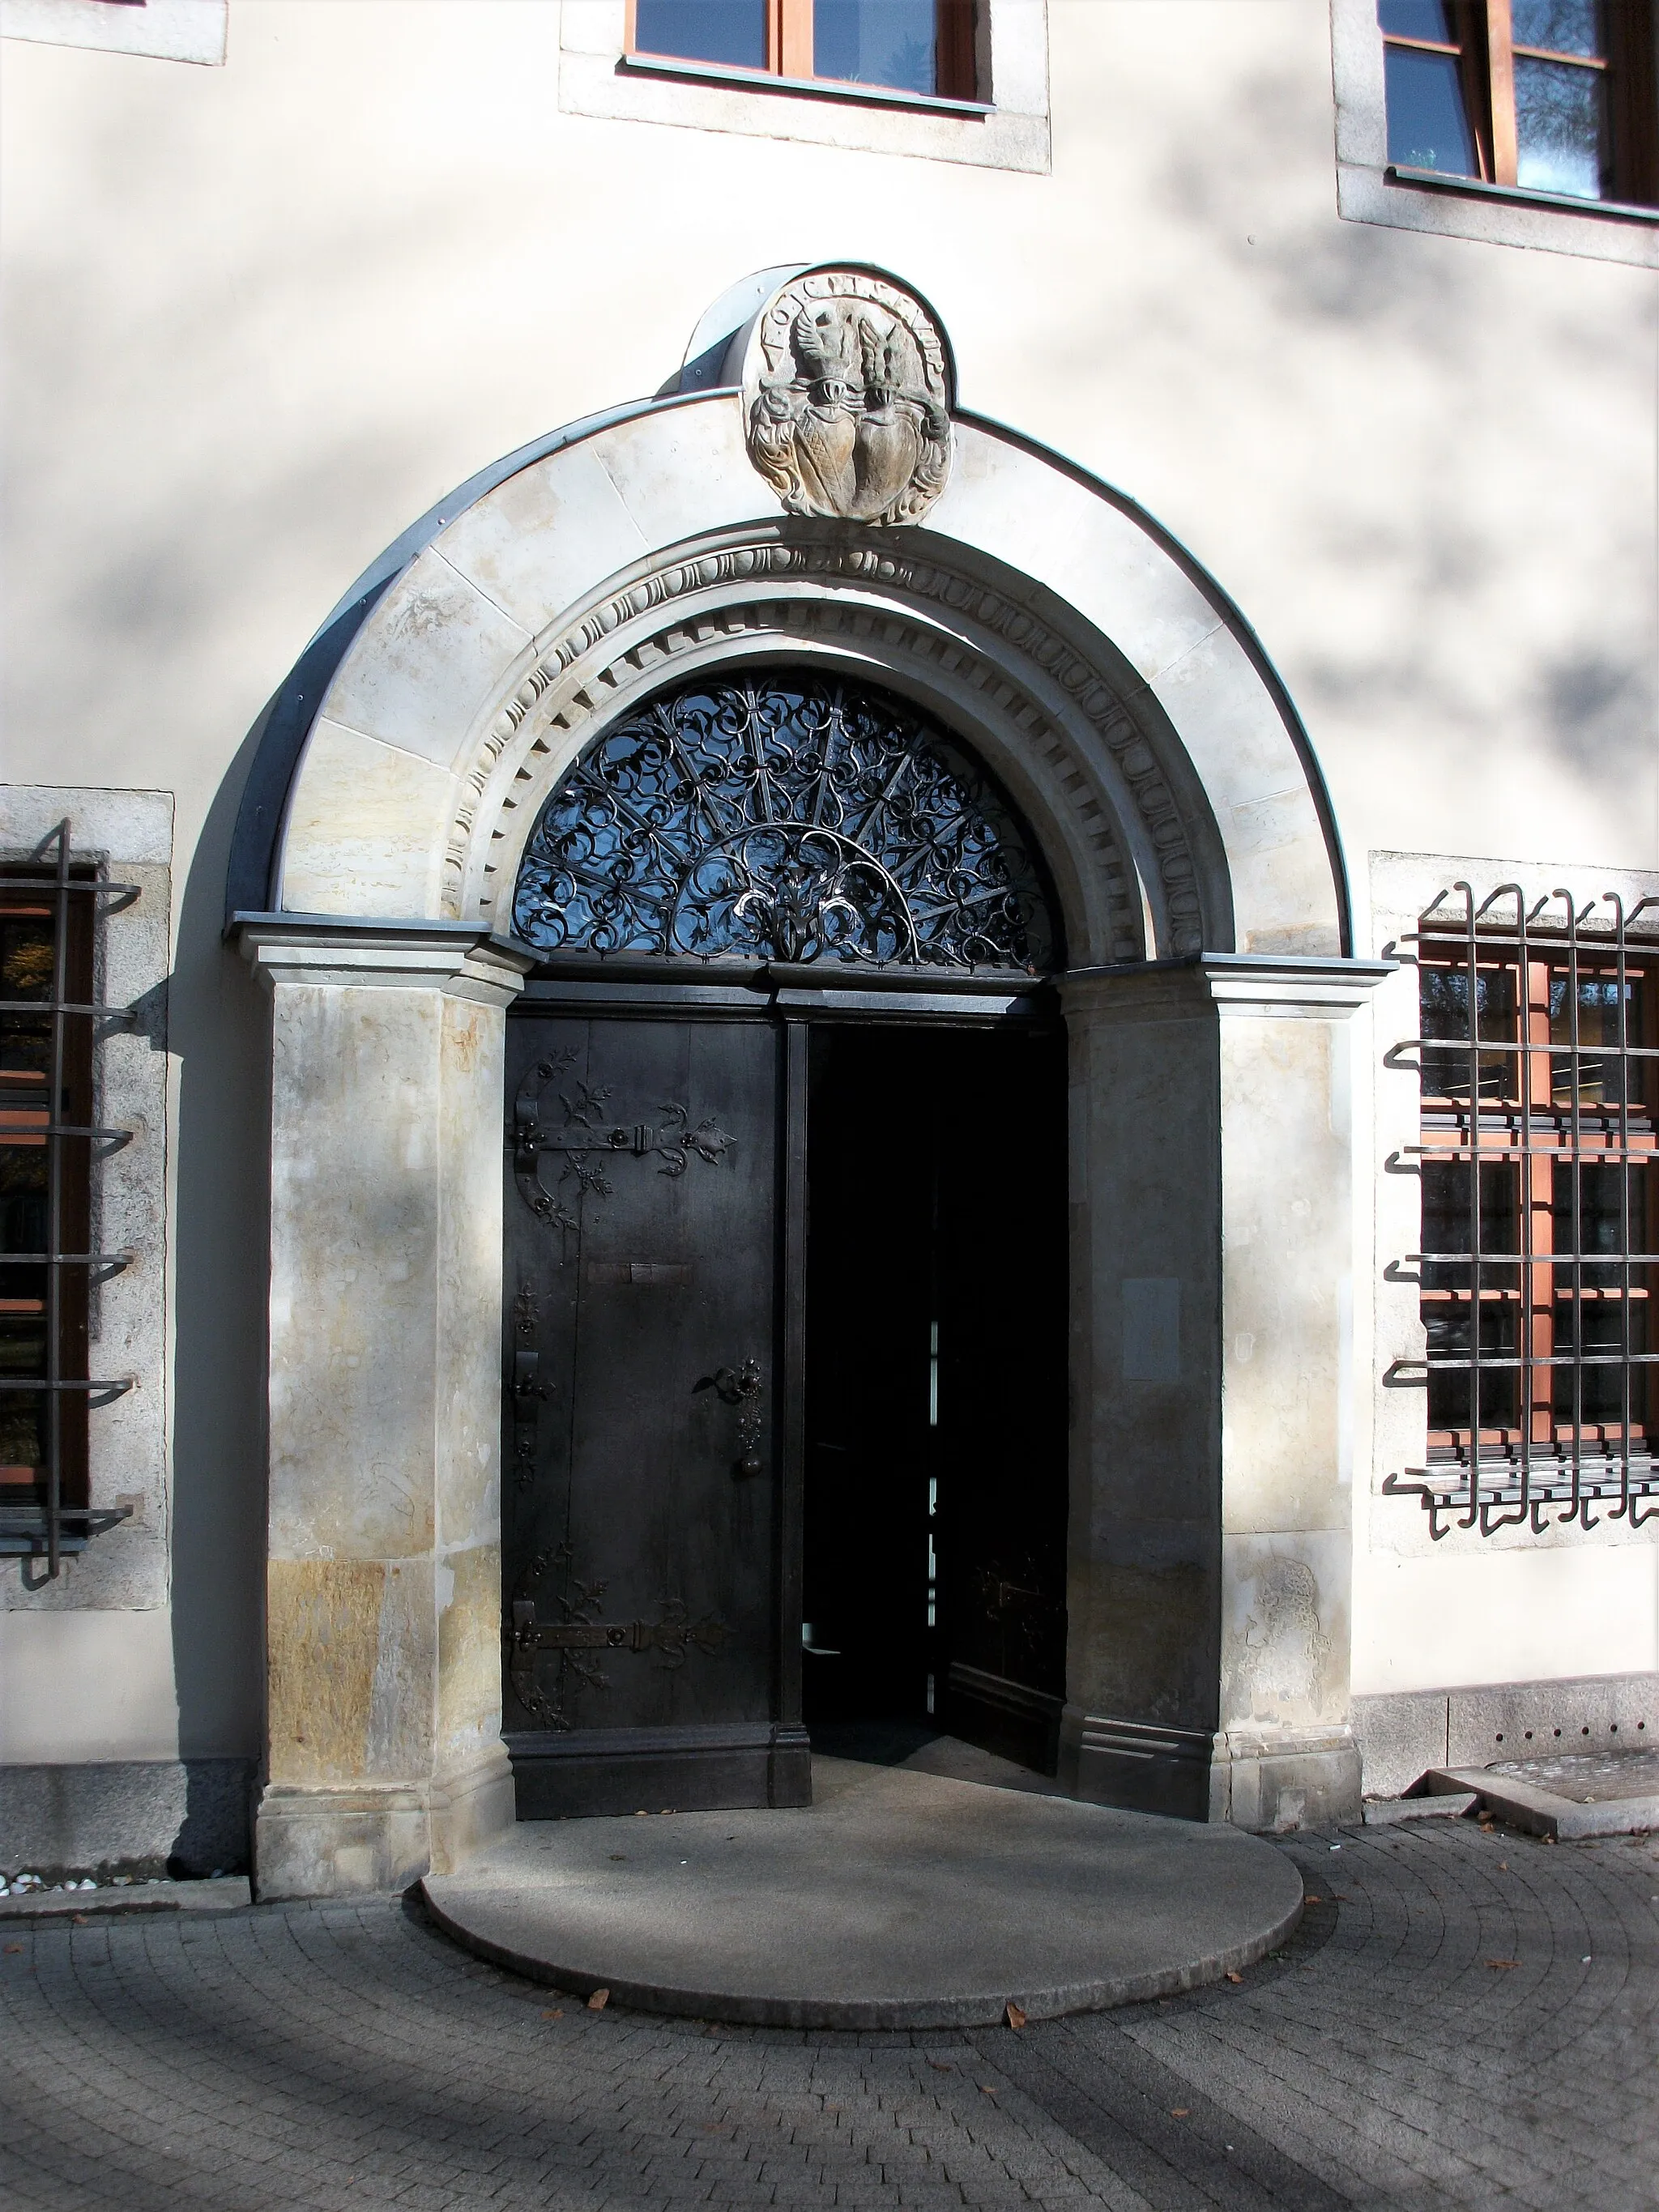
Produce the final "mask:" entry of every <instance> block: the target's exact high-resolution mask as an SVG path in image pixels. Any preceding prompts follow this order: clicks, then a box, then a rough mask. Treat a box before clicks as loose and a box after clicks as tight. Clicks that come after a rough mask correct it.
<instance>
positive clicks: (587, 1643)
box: [513, 1598, 731, 1661]
mask: <svg viewBox="0 0 1659 2212" xmlns="http://www.w3.org/2000/svg"><path fill="white" fill-rule="evenodd" d="M730 1635H731V1631H730V1629H728V1628H727V1626H726V1623H725V1622H724V1621H723V1620H721V1619H720V1616H719V1614H718V1613H708V1614H707V1615H705V1616H704V1618H703V1619H702V1620H686V1619H685V1618H684V1615H683V1614H682V1615H681V1616H680V1617H678V1618H676V1616H675V1613H674V1610H673V1608H670V1610H669V1613H668V1615H667V1617H666V1618H665V1619H664V1620H618V1621H606V1620H537V1618H536V1607H535V1605H534V1603H533V1601H531V1600H529V1599H526V1598H518V1599H515V1600H514V1601H513V1644H514V1647H515V1648H516V1649H517V1650H520V1651H533V1650H541V1651H660V1652H661V1653H662V1655H663V1656H664V1657H665V1658H668V1659H671V1660H676V1661H678V1660H683V1659H684V1656H685V1650H686V1646H687V1645H688V1644H696V1647H697V1649H698V1650H700V1651H708V1652H714V1651H718V1650H720V1648H721V1647H722V1645H724V1644H725V1643H726V1640H727V1639H728V1638H729V1637H730Z"/></svg>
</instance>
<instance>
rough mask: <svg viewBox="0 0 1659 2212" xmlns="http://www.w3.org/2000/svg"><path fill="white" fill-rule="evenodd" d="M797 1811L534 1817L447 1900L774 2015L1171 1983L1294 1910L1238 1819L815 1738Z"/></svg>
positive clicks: (575, 1965)
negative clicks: (1056, 1791)
mask: <svg viewBox="0 0 1659 2212" xmlns="http://www.w3.org/2000/svg"><path fill="white" fill-rule="evenodd" d="M812 1772H813V1788H814V1795H815V1801H816V1802H814V1803H813V1804H812V1805H811V1806H810V1807H807V1808H803V1809H801V1810H799V1811H788V1812H785V1811H750V1812H734V1813H669V1814H635V1815H632V1816H629V1817H623V1818H617V1819H604V1820H556V1821H538V1822H526V1823H524V1824H522V1825H520V1826H519V1827H517V1828H515V1829H513V1831H512V1832H510V1833H509V1834H508V1835H507V1836H506V1837H504V1838H502V1839H501V1842H500V1843H499V1844H495V1845H494V1846H492V1847H491V1848H490V1849H489V1850H486V1851H484V1852H483V1853H482V1854H480V1856H479V1857H477V1858H476V1859H474V1860H472V1861H471V1862H470V1863H468V1864H467V1865H466V1866H465V1868H463V1869H461V1870H460V1871H459V1873H457V1874H453V1875H428V1876H427V1878H426V1880H425V1881H423V1882H422V1885H421V1887H422V1893H423V1894H424V1896H425V1899H426V1902H427V1905H428V1908H429V1909H430V1911H431V1912H432V1914H433V1917H435V1920H436V1921H437V1922H438V1923H439V1925H440V1926H441V1927H442V1928H444V1929H447V1931H448V1932H449V1934H450V1935H452V1936H454V1937H455V1938H456V1940H457V1941H458V1942H461V1943H462V1944H464V1945H465V1947H466V1948H468V1949H469V1950H471V1951H473V1952H475V1953H476V1954H477V1955H478V1956H479V1957H481V1958H485V1959H489V1960H493V1961H495V1964H497V1965H499V1966H507V1967H509V1968H511V1969H513V1971H514V1972H518V1973H521V1974H524V1975H526V1976H527V1977H528V1978H531V1979H532V1980H534V1981H539V1982H545V1983H549V1984H552V1985H553V1986H554V1987H555V1988H557V1989H562V1990H571V1991H574V1992H575V1993H576V1994H578V1995H580V1996H591V1995H592V1993H593V1992H594V1991H596V1990H600V1989H604V1990H608V1991H609V1993H610V1996H611V1999H612V2001H614V2002H616V2003H618V2004H623V2005H629V2006H631V2007H634V2008H637V2009H639V2010H641V2011H646V2012H665V2013H679V2014H685V2015H690V2016H692V2017H694V2018H700V2019H705V2020H720V2021H741V2022H746V2023H748V2024H750V2025H755V2026H764V2027H825V2028H850V2029H872V2028H930V2027H983V2026H988V2025H990V2024H991V2023H993V2022H994V2021H1000V2020H1001V2019H1002V2018H1003V2017H1004V2015H1005V2012H1006V2008H1007V2006H1008V2004H1009V2003H1010V2002H1013V2003H1015V2004H1017V2005H1018V2007H1019V2008H1020V2009H1021V2010H1022V2011H1023V2012H1024V2013H1025V2014H1026V2015H1027V2016H1028V2017H1029V2018H1031V2019H1034V2020H1040V2019H1045V2018H1052V2017H1054V2015H1058V2014H1060V2013H1069V2012H1086V2011H1093V2010H1097V2009H1099V2008H1103V2007H1104V2006H1108V2005H1115V2004H1124V2003H1127V2002H1132V2001H1133V2000H1136V1999H1140V1998H1145V1997H1152V1996H1167V1995H1169V1994H1170V1993H1172V1992H1173V1991H1175V1990H1186V1989H1194V1988H1196V1987H1197V1986H1199V1985H1200V1984H1202V1983H1205V1982H1212V1981H1218V1980H1219V1979H1220V1978H1222V1976H1223V1975H1225V1974H1226V1973H1228V1972H1238V1971H1239V1970H1241V1969H1243V1967H1245V1966H1250V1965H1251V1964H1253V1963H1254V1962H1255V1960H1257V1959H1260V1958H1261V1956H1262V1954H1264V1953H1265V1952H1267V1951H1268V1950H1270V1949H1271V1948H1273V1945H1274V1944H1276V1943H1278V1942H1280V1941H1281V1940H1282V1939H1283V1938H1284V1937H1285V1936H1287V1935H1289V1933H1290V1932H1291V1929H1293V1928H1294V1927H1295V1926H1296V1923H1297V1921H1298V1920H1299V1919H1300V1917H1301V1914H1302V1879H1301V1876H1300V1875H1299V1874H1298V1873H1297V1869H1296V1868H1295V1866H1294V1865H1293V1864H1292V1863H1291V1860H1290V1859H1289V1858H1288V1857H1286V1856H1285V1853H1283V1852H1282V1851H1280V1850H1277V1849H1276V1848H1275V1847H1274V1846H1273V1844H1268V1843H1265V1842H1263V1841H1262V1840H1261V1838H1258V1837H1255V1836H1247V1835H1244V1834H1243V1833H1242V1832H1240V1831H1239V1830H1237V1829H1235V1828H1228V1827H1219V1826H1218V1827H1205V1826H1198V1825H1196V1824H1194V1823H1192V1822H1189V1821H1184V1820H1164V1819H1160V1818H1158V1816H1156V1815H1154V1814H1140V1813H1120V1812H1114V1811H1111V1810H1109V1809H1108V1808H1104V1807H1102V1806H1097V1805H1082V1804H1079V1803H1077V1802H1075V1801H1073V1799H1070V1798H1066V1797H1056V1796H1037V1795H1032V1794H1030V1793H1028V1792H1023V1791H1018V1790H1009V1789H1003V1788H995V1787H991V1786H987V1784H981V1783H975V1782H963V1781H958V1780H955V1779H952V1778H946V1777H944V1776H940V1775H937V1774H929V1773H921V1772H916V1771H910V1770H908V1769H905V1768H899V1767H885V1766H875V1765H863V1764H859V1763H854V1762H853V1761H851V1760H843V1759H826V1758H823V1757H821V1756H820V1757H815V1758H814V1759H813V1762H812Z"/></svg>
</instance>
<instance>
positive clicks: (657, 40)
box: [634, 0, 822, 70]
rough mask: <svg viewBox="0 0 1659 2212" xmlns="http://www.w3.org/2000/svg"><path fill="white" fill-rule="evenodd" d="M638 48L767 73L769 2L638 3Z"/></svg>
mask: <svg viewBox="0 0 1659 2212" xmlns="http://www.w3.org/2000/svg"><path fill="white" fill-rule="evenodd" d="M821 4H822V0H820V5H821ZM634 45H635V49H636V51H637V52H640V53H642V54H671V55H672V56H673V57H674V58H675V59H676V60H677V61H687V62H726V63H729V64H731V65H732V68H734V69H756V70H763V69H764V68H765V67H766V65H767V58H766V0H635V11H634Z"/></svg>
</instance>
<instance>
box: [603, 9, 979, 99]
mask: <svg viewBox="0 0 1659 2212" xmlns="http://www.w3.org/2000/svg"><path fill="white" fill-rule="evenodd" d="M627 52H628V53H629V55H630V56H637V57H640V58H644V59H649V60H652V61H680V62H686V63H690V64H693V65H696V66H700V67H702V68H716V69H719V70H721V71H723V72H724V71H726V70H730V71H733V72H738V73H742V74H748V75H752V76H757V77H767V78H772V79H785V80H787V81H788V82H793V83H796V84H800V83H807V82H811V83H818V84H823V85H824V86H825V87H826V88H833V87H834V86H836V85H837V84H843V85H847V86H849V87H852V86H860V87H865V86H867V87H870V88H875V89H880V90H883V91H887V92H896V93H909V94H913V95H915V96H917V97H920V98H921V99H925V100H933V99H937V100H974V99H975V98H977V96H978V93H977V86H976V82H975V55H974V0H629V5H628V44H627Z"/></svg>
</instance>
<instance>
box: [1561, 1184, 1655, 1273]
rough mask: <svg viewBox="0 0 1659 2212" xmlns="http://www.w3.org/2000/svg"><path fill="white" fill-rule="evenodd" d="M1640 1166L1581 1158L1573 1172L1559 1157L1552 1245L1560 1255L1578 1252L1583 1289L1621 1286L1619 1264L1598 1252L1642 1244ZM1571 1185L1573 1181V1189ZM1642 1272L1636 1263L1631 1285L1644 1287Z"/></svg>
mask: <svg viewBox="0 0 1659 2212" xmlns="http://www.w3.org/2000/svg"><path fill="white" fill-rule="evenodd" d="M1646 1172H1650V1170H1647V1169H1646V1168H1645V1165H1643V1166H1636V1167H1620V1166H1613V1167H1605V1166H1600V1165H1596V1164H1590V1163H1588V1162H1587V1163H1585V1164H1583V1165H1581V1166H1580V1167H1579V1169H1578V1171H1577V1175H1575V1174H1574V1172H1573V1170H1572V1169H1571V1167H1570V1166H1568V1165H1567V1164H1566V1163H1565V1161H1564V1162H1562V1163H1561V1164H1559V1166H1558V1167H1557V1168H1556V1170H1555V1190H1554V1203H1553V1206H1552V1208H1551V1211H1552V1212H1553V1215H1554V1218H1555V1249H1556V1253H1557V1255H1558V1256H1559V1258H1561V1259H1563V1260H1571V1258H1572V1256H1573V1255H1575V1254H1577V1255H1579V1256H1580V1257H1581V1258H1582V1259H1583V1261H1584V1263H1585V1264H1584V1270H1583V1286H1584V1288H1585V1289H1587V1290H1608V1289H1620V1288H1622V1287H1623V1283H1624V1269H1623V1268H1622V1267H1620V1266H1618V1265H1617V1264H1616V1263H1615V1262H1613V1261H1611V1260H1607V1259H1598V1258H1596V1257H1595V1255H1598V1254H1603V1253H1616V1252H1625V1251H1630V1252H1643V1251H1645V1250H1646V1249H1647V1220H1646V1212H1645V1208H1644V1204H1643V1200H1644V1197H1645V1195H1646V1189H1645V1185H1644V1180H1643V1178H1644V1173H1646ZM1575 1185H1576V1186H1577V1188H1576V1189H1575ZM1646 1279H1647V1271H1646V1270H1645V1269H1644V1268H1642V1267H1638V1268H1636V1269H1635V1270H1634V1273H1633V1274H1632V1288H1633V1289H1636V1290H1642V1289H1644V1288H1645V1286H1646Z"/></svg>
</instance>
